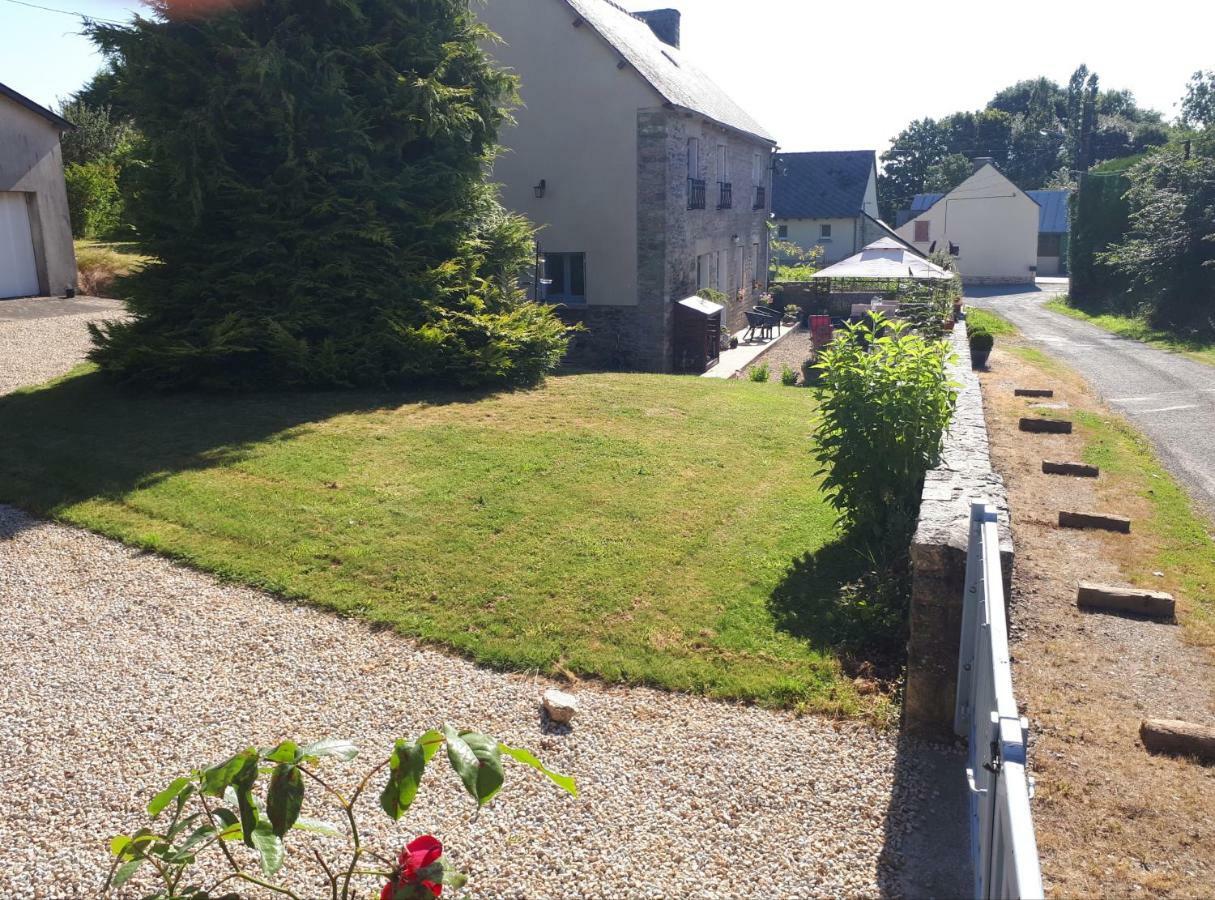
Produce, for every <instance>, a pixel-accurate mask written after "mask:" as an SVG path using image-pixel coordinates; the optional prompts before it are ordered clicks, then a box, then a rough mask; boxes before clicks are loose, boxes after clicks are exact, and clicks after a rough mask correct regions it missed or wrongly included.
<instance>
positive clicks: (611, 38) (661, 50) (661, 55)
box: [565, 0, 776, 144]
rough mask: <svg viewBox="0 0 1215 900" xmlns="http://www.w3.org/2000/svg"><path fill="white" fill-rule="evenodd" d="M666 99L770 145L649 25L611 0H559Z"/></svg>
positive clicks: (722, 93)
mask: <svg viewBox="0 0 1215 900" xmlns="http://www.w3.org/2000/svg"><path fill="white" fill-rule="evenodd" d="M565 2H566V3H567V4H568V5H569V6H570V8H571V9H573V10H574V12H575V13H577V14H578V15H579V16H580V17H581V18H582V19H583V21H585V22H586V23H587V24H588V25H590V26H591V27H592V28H594V29H595V31H597V32H598V33H599V34H600V35H601V36H602V37H603V39H604V40H606V41H607V42H608V43H609V44H610V45H611V46H612V47H613V48H614V49H615V50H616V52H617V53H619V54H620V55H621V56H622V57H624V59H625V60H626V61H627V62H628V63H629V64H630V65H631V66H632V67H633V68H634V69H636V70H637V72H638V74H640V75H641V77H642V78H644V79H645V80H646V81H647V82H649V84H650V86H651V87H653V88H654V90H656V91H658V93H659V94H661V95H662V97H663V99H664V100H666V101H667V102H668V103H670V104H672V105H674V106H678V107H681V108H683V109H688V110H691V111H692V112H697V113H700V114H701V115H702V116H705V117H706V118H709V119H712V120H713V121H715V122H720V123H721V124H722V125H726V126H729V127H730V128H733V129H735V130H737V131H741V132H744V133H746V134H750V135H754V136H755V137H758V138H762V139H763V140H765V141H767V142H768V143H771V144H775V143H776V139H775V138H773V137H772V136H771V135H770V134H769V133H768V132H767V131H766V130H765V129H764V127H763V126H762V125H760V124H759V123H758V122H756V121H755V119H753V118H751V116H750V115H749V114H748V113H747V112H746V110H744V109H743V108H742V107H741V106H739V105H738V104H737V103H735V102H734V101H733V100H731V99H730V98H729V97H728V96H727V95H726V93H725V91H723V90H722V89H721V88H719V87H718V86H717V85H716V84H714V83H713V81H712V80H711V79H710V78H709V76H708V75H706V74H705V73H704V72H702V71H701V70H700V69H698V68H697V67H696V66H695V65H694V64H693V63H692V62H691V61H690V60H689V59H688V58H687V56H685V55H684V54H683V53H682V52H680V51H679V50H678V49H676V48H675V47H672V46H670V45H668V44H665V43H663V42H662V41H660V40H659V39H658V37H657V36H656V35H655V34H654V32H653V31H651V30H650V26H649V25H647V24H646V23H645V22H643V21H642V20H641V19H638V18H637V17H636V16H634V15H633V14H632V13H630V12H629V11H628V10H626V9H624V7H621V6H617V5H616V4H615V3H613V2H611V0H565Z"/></svg>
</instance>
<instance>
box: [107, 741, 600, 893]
mask: <svg viewBox="0 0 1215 900" xmlns="http://www.w3.org/2000/svg"><path fill="white" fill-rule="evenodd" d="M444 746H445V747H446V750H447V761H448V762H449V763H450V765H451V768H452V769H453V770H454V771H455V773H456V775H457V776H458V777H459V779H460V781H461V782H463V784H464V788H465V790H466V791H467V792H468V793H469V794H470V795H471V796H472V798H473V800H474V801H475V802H476V805H477V809H478V810H479V809H480V808H481V807H482V806H484V805H485V804H486V803H488V802H489V801H490V800H491V799H492V798H493V797H494V796H495V795H496V794H497V793H498V791H499V790H500V789H501V787H502V784H503V782H504V781H505V777H506V776H505V772H504V768H503V760H504V758H506V757H509V758H511V759H514V760H516V761H517V762H520V763H523V764H524V765H526V766H530V767H531V768H533V769H536V770H538V771H539V772H541V773H543V774H544V775H546V776H547V777H548V778H549V779H551V780H552V781H553V782H554V783H555V784H556V785H558V786H559V787H561V788H562V789H563V790H565V791H567V792H569V793H571V794H574V795H577V793H578V789H577V786H576V785H575V783H574V780H573V779H572V778H568V777H566V776H564V775H561V774H558V773H557V772H553V771H551V770H549V769H547V768H545V766H544V765H543V764H542V763H541V762H540V761H539V760H538V759H536V757H535V756H533V755H532V754H531V753H530V752H529V751H527V750H522V749H518V748H515V747H508V746H507V745H506V744H503V743H501V742H500V741H497V740H494V739H493V738H490V737H487V736H486V735H484V734H481V733H479V732H474V731H461V732H457V731H456V730H455V729H454V728H452V727H451V726H450V725H444V726H443V728H442V730H438V729H432V730H431V731H428V732H426V733H425V734H423V735H422V736H421V737H419V738H418V739H417V740H415V741H407V740H398V741H397V742H396V745H395V746H394V748H393V750H392V754H391V755H390V756H389V757H388V758H387V759H385V760H384V761H383V762H381V763H380V764H379V765H377V766H376V767H375V768H373V769H372V770H371V771H370V772H368V773H367V774H366V775H365V776H364V777H363V778H362V779H361V780H360V781H359V782H358V784H357V785H356V786H355V787H354V789H353V790H352V791H351V792H350V793H349V794H348V795H347V793H346V792H345V791H342V790H338V789H337V788H336V787H334V786H333V785H334V784H335V783H336V782H335V780H334V776H333V775H332V774H330V773H329V772H326V773H325V776H324V777H323V778H322V777H321V776H320V775H319V774H318V773H319V770H320V765H321V762H322V760H325V759H335V760H339V761H342V762H349V761H350V760H352V759H354V758H355V756H357V755H358V752H359V751H358V748H356V747H355V746H354V745H353V744H352V743H351V742H349V741H344V740H333V739H328V740H323V741H319V742H317V743H314V744H309V745H307V746H300V745H299V744H297V743H296V742H295V741H283V742H282V743H280V744H279V745H278V746H276V747H273V748H269V749H263V750H257V749H254V748H252V747H250V748H248V749H245V750H242V751H240V752H239V753H237V754H235V755H233V756H231V757H230V758H228V759H227V760H225V761H224V762H222V763H220V764H219V765H216V766H211V767H210V768H206V769H196V770H195V771H193V772H191V773H190V774H189V775H185V776H182V777H181V778H177V779H175V780H174V781H173V782H172V783H171V784H169V785H168V787H166V788H165V789H164V790H163V791H161V792H160V793H159V794H157V795H156V796H155V797H153V798H152V800H151V802H150V803H149V804H148V807H147V812H148V815H149V816H151V817H152V819H153V822H154V823H155V824H153V825H152V826H151V827H146V828H141V829H139V830H138V831H136V832H134V833H133V834H121V835H118V836H117V837H115V838H114V839H113V840H112V841H111V842H110V850H111V852H112V854H113V856H114V864H113V867H112V868H111V870H110V877H109V879H108V881H107V884H106V888H107V889H111V888H119V887H121V886H122V885H124V884H125V883H126V882H127V881H129V880H130V879H131V877H132V876H133V875H135V873H136V872H137V871H139V870H140V869H141V868H143V867H144V864H145V863H148V864H150V868H152V869H154V870H155V873H156V877H157V879H158V880H159V881H160V882H162V883H163V887H158V889H157V890H156V891H155V892H154V893H152V894H150V895H148V896H147V898H146V900H177V898H181V900H187V898H189V900H206V898H208V897H212V896H214V897H215V898H216V900H223V898H229V897H241V896H244V895H242V894H234V893H229V892H225V893H224V894H223V895H222V897H221V896H220V895H218V894H215V893H214V891H215V889H216V888H218V887H219V885H221V884H224V883H227V882H230V881H241V882H245V883H246V884H249V885H256V886H258V887H261V888H264V889H266V890H269V891H272V892H273V893H275V894H278V895H282V896H286V897H292V898H296V900H299V898H300V895H299V894H297V893H295V892H294V891H293V890H292V889H291V888H290V887H288V886H286V885H284V884H282V883H278V882H274V881H271V880H269V879H272V878H273V877H274V876H275V875H276V874H277V873H278V871H279V870H280V869H281V868H282V866H283V862H284V859H285V856H286V846H285V839H286V838H287V836H288V835H289V834H291V833H293V832H297V831H306V832H312V833H314V834H321V835H324V836H327V837H331V838H337V837H341V836H343V834H342V832H341V831H339V830H338V829H337V828H336V827H335V826H334V825H332V824H330V823H327V822H324V821H318V820H316V819H311V818H307V817H305V816H303V815H302V813H303V807H304V800H305V792H306V789H307V787H308V786H309V785H315V787H316V789H319V792H320V795H321V797H322V798H324V799H325V800H326V801H327V802H328V803H329V805H330V806H331V807H334V808H336V809H337V810H339V811H340V814H341V816H342V817H343V818H344V819H345V823H344V825H346V826H348V827H347V833H346V834H345V837H346V839H347V840H348V841H349V848H348V856H347V858H346V859H343V860H342V862H341V864H340V865H338V864H337V863H336V861H333V862H326V860H325V858H324V856H323V855H321V853H320V851H319V850H316V849H314V850H313V856H314V858H315V859H316V861H317V864H318V866H319V870H318V872H317V873H316V874H318V875H321V876H323V877H324V879H325V880H326V881H327V882H328V884H329V888H330V890H329V891H328V894H329V896H331V897H332V898H334V900H339V898H340V900H354V898H355V897H365V896H368V894H369V891H368V889H367V885H366V883H365V882H366V879H368V878H374V879H376V883H377V887H378V888H379V889H380V896H381V897H382V898H384V900H423V898H430V900H433V898H434V897H437V896H439V894H440V893H441V892H442V886H448V887H455V888H458V887H461V886H462V885H463V884H464V883H465V881H466V880H467V879H466V878H465V876H463V875H461V874H459V873H457V872H454V871H453V870H451V869H450V868H448V866H447V864H446V862H445V861H443V860H442V854H443V846H442V844H440V843H439V842H438V841H437V840H435V839H434V838H433V837H431V836H430V835H424V836H422V837H419V838H416V839H414V840H412V841H410V842H409V843H408V844H407V845H406V847H405V849H404V850H403V851H401V853H400V855H399V857H398V859H397V860H396V861H395V862H394V860H393V859H391V858H389V857H386V856H383V855H382V854H380V853H377V852H375V851H374V850H372V849H371V848H369V847H368V846H367V845H366V843H365V842H364V841H363V840H361V838H360V831H359V827H358V818H357V816H356V808H357V805H358V802H359V798H360V797H361V796H362V795H363V793H364V792H365V791H366V790H367V788H368V787H369V786H370V785H371V782H372V779H373V778H375V777H376V776H377V775H379V774H380V773H382V772H383V771H384V770H385V769H387V770H388V771H387V775H386V776H385V778H384V784H383V788H382V790H381V792H380V808H381V809H382V810H383V812H384V813H385V815H387V816H388V817H389V818H390V819H392V820H393V821H394V822H396V821H399V820H400V818H401V817H402V816H403V815H404V814H405V813H406V812H407V811H408V810H409V807H410V806H411V805H412V804H413V801H414V798H415V797H416V796H417V793H418V787H419V785H420V783H421V781H422V776H423V775H424V774H425V771H426V765H427V763H429V762H430V760H431V759H432V758H433V757H434V756H435V755H436V754H437V753H438V752H439V750H440V748H443V747H444ZM266 776H269V777H266ZM259 783H260V784H261V786H260V787H259ZM263 790H264V794H263V793H262V791H263ZM262 797H264V800H263V799H262ZM166 810H170V813H169V815H168V816H167V817H166V819H167V821H166V820H165V819H161V814H162V813H164V812H165V811H166ZM157 820H159V822H157ZM364 833H365V832H364ZM241 843H243V844H244V845H245V846H246V847H248V848H249V849H250V850H252V851H254V853H253V856H254V857H255V858H256V860H257V862H258V864H259V869H260V874H255V873H253V872H251V871H249V870H248V869H247V868H246V867H245V865H244V864H243V863H242V862H241V860H240V858H239V857H240V854H241V853H242V852H243V851H241V849H240V847H239V845H240V844H241ZM207 851H212V855H215V851H219V853H220V855H221V856H222V863H223V864H224V865H225V866H226V868H227V870H228V874H227V876H226V877H223V878H221V879H220V880H219V881H218V882H215V883H214V884H212V886H211V887H210V888H204V886H203V885H202V884H191V883H190V882H189V880H188V876H189V875H190V874H191V867H192V866H193V865H194V863H195V862H196V861H197V859H198V857H199V856H200V855H202V854H204V853H206V852H207ZM364 860H366V862H364ZM368 867H370V868H368ZM198 877H201V876H198ZM208 880H213V877H212V878H208Z"/></svg>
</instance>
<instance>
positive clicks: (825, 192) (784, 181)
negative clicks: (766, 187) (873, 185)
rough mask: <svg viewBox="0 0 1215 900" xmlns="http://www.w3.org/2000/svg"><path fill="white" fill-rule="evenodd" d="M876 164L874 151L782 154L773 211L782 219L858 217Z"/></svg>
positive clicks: (774, 192) (774, 189)
mask: <svg viewBox="0 0 1215 900" xmlns="http://www.w3.org/2000/svg"><path fill="white" fill-rule="evenodd" d="M875 164H876V154H875V152H874V151H873V150H829V151H822V152H813V153H780V154H778V155H777V157H776V171H775V173H774V174H773V176H772V212H773V214H774V215H775V216H776V218H778V219H850V218H856V217H858V216H860V215H861V212H862V208H863V207H864V204H865V189H866V188H867V187H868V185H869V176H870V175H871V174H872V173H873V171H874V166H875Z"/></svg>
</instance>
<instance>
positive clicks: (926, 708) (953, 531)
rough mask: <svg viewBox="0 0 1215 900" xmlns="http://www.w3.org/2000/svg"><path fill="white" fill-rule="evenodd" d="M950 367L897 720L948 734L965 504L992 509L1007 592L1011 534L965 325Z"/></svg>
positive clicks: (914, 547)
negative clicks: (949, 401) (950, 389)
mask: <svg viewBox="0 0 1215 900" xmlns="http://www.w3.org/2000/svg"><path fill="white" fill-rule="evenodd" d="M953 349H954V352H955V354H956V356H957V360H956V362H954V363H953V364H952V365H951V374H952V377H953V379H954V380H955V381H956V382H958V383H959V384H960V385H961V390H960V391H959V394H958V403H957V410H956V412H955V414H954V419H953V423H952V424H951V425H950V428H949V431H948V433H947V434H946V436H945V446H944V449H943V452H942V455H941V464H940V465H939V466H937V468H935V469H933V470H932V471H931V472H929V473H928V475H927V477H926V479H925V482H924V493H923V498H922V501H921V506H920V518H919V523H918V525H917V528H916V533H915V537H914V538H913V540H912V544H911V566H912V593H911V611H910V639H909V642H908V646H907V687H906V692H905V695H904V703H903V722H904V727H905V728H906V729H907V731H908V732H910V733H912V734H915V735H919V736H922V737H928V738H935V739H942V740H952V738H953V715H954V700H955V696H956V694H957V667H958V651H959V647H960V641H961V633H962V592H963V589H964V586H965V577H966V551H967V545H968V543H969V536H970V504H971V503H974V502H987V503H992V504H994V505H995V506H996V509H997V511H998V514H999V529H1000V556H1001V560H1002V563H1003V569H1004V581H1005V596H1011V578H1012V567H1013V544H1012V532H1011V529H1010V527H1009V509H1008V495H1007V492H1006V490H1005V487H1004V480H1003V479H1002V478H1001V477H1000V476H999V475H998V474H996V472H995V471H994V470H993V469H992V465H991V452H990V444H989V442H988V436H987V424H986V421H985V419H984V416H983V395H982V393H981V391H980V387H979V379H978V377H977V376H976V375H975V373H974V372H973V371H972V369H971V365H970V346H969V344H968V342H967V336H966V324H965V322H959V323H958V325H957V327H956V328H955V329H954V334H953Z"/></svg>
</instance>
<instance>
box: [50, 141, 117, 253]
mask: <svg viewBox="0 0 1215 900" xmlns="http://www.w3.org/2000/svg"><path fill="white" fill-rule="evenodd" d="M118 171H119V170H118V165H117V164H116V163H113V162H109V161H107V160H98V161H96V162H88V163H72V164H71V165H69V166H65V167H64V169H63V181H64V184H65V185H66V186H67V198H68V214H69V215H70V216H71V219H72V237H75V238H103V237H108V236H110V235H112V234H113V233H114V232H115V231H116V230H117V229H118V227H119V225H120V224H121V223H122V194H121V193H120V192H119V190H118Z"/></svg>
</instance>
